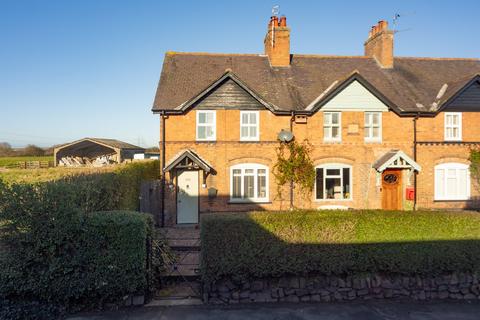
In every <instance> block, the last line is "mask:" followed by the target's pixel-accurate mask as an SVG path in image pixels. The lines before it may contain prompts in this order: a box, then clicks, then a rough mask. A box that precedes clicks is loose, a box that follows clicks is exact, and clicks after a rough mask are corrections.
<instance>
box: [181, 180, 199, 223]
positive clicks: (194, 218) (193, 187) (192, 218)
mask: <svg viewBox="0 0 480 320" xmlns="http://www.w3.org/2000/svg"><path fill="white" fill-rule="evenodd" d="M177 184H178V192H177V223H198V171H180V172H179V173H178V176H177Z"/></svg>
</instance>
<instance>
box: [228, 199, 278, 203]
mask: <svg viewBox="0 0 480 320" xmlns="http://www.w3.org/2000/svg"><path fill="white" fill-rule="evenodd" d="M227 203H228V204H272V202H271V201H268V200H259V201H253V200H252V201H248V200H229V201H228V202H227Z"/></svg>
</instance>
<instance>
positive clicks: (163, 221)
mask: <svg viewBox="0 0 480 320" xmlns="http://www.w3.org/2000/svg"><path fill="white" fill-rule="evenodd" d="M160 119H161V122H160V127H161V131H162V132H161V135H162V137H161V144H162V160H161V161H162V162H161V163H160V174H161V177H160V184H161V190H160V192H161V204H162V213H161V214H162V220H161V227H164V226H165V111H161V113H160ZM157 223H158V222H157Z"/></svg>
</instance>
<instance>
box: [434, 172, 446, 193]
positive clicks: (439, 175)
mask: <svg viewBox="0 0 480 320" xmlns="http://www.w3.org/2000/svg"><path fill="white" fill-rule="evenodd" d="M444 181H445V171H444V170H443V169H436V170H435V197H436V198H443V197H445V193H444V191H443V190H444Z"/></svg>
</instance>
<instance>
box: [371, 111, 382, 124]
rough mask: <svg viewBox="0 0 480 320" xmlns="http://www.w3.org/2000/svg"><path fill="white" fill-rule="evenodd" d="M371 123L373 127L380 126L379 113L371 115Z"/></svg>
mask: <svg viewBox="0 0 480 320" xmlns="http://www.w3.org/2000/svg"><path fill="white" fill-rule="evenodd" d="M372 117H373V121H372V123H373V124H374V125H379V124H380V114H379V113H372Z"/></svg>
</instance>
